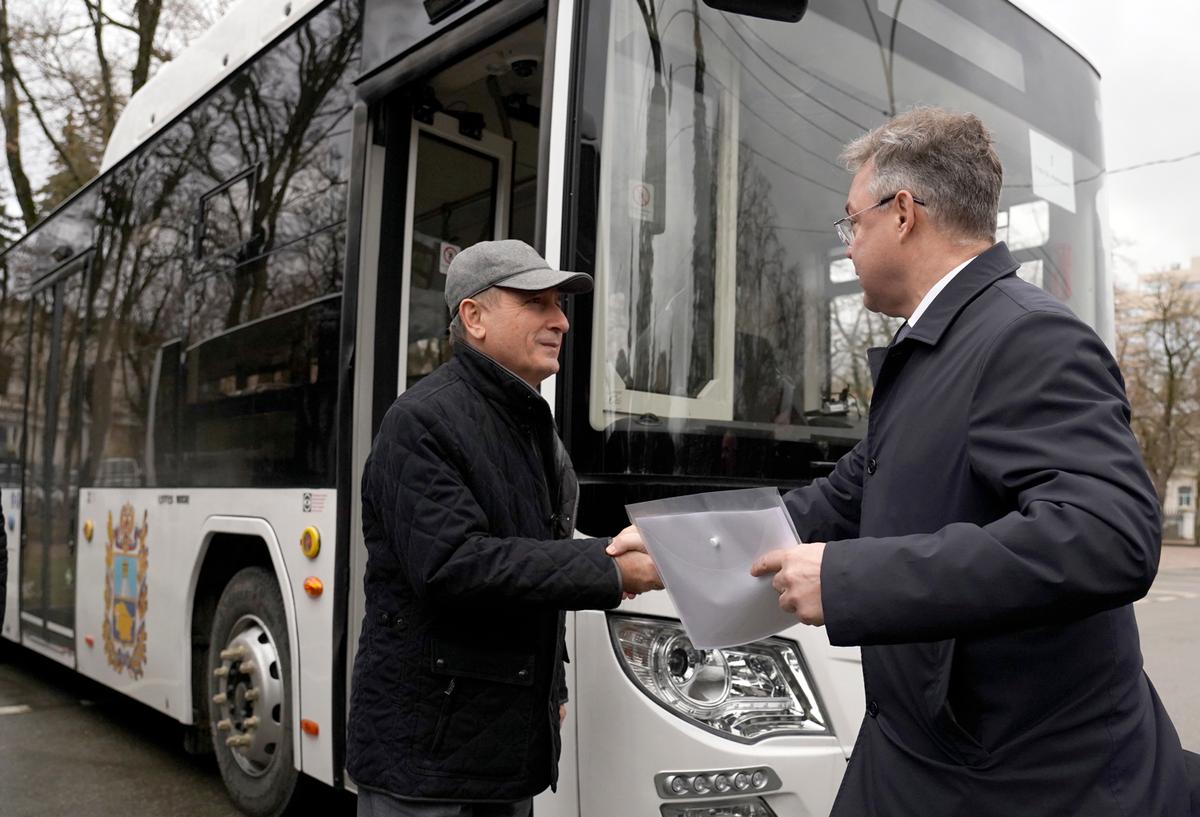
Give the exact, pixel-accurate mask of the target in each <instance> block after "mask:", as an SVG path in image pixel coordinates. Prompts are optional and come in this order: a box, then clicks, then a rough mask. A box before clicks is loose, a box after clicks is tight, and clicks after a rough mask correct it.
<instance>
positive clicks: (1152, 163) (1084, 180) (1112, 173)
mask: <svg viewBox="0 0 1200 817" xmlns="http://www.w3.org/2000/svg"><path fill="white" fill-rule="evenodd" d="M1197 157H1200V150H1196V151H1192V152H1191V153H1185V154H1184V155H1183V156H1175V157H1172V158H1170V159H1151V160H1150V161H1148V162H1138V163H1137V164H1133V165H1126V166H1125V167H1115V168H1113V169H1112V170H1101V171H1099V172H1097V173H1093V174H1092V175H1090V176H1084V177H1083V178H1081V179H1076V180H1075V185H1076V186H1078V185H1081V184H1086V183H1087V182H1094V181H1095V180H1096V179H1098V178H1100V177H1101V176H1115V175H1117V174H1118V173H1128V172H1129V171H1131V170H1141V169H1142V168H1143V167H1154V166H1155V165H1173V164H1177V163H1179V162H1186V161H1187V160H1188V159H1195V158H1197ZM1004 187H1005V189H1016V188H1030V187H1033V185H1032V184H1006V185H1004Z"/></svg>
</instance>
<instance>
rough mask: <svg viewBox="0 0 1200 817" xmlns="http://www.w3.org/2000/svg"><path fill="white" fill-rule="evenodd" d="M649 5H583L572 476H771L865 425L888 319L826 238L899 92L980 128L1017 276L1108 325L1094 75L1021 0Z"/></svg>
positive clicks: (804, 475)
mask: <svg viewBox="0 0 1200 817" xmlns="http://www.w3.org/2000/svg"><path fill="white" fill-rule="evenodd" d="M656 5H658V4H652V3H651V4H645V3H640V2H639V3H625V2H611V3H597V4H593V6H592V10H591V13H590V15H589V19H588V25H587V31H588V42H587V43H586V46H585V53H586V59H585V62H584V70H583V74H582V77H581V78H580V83H581V86H580V87H581V93H580V97H581V99H582V103H581V104H582V108H583V111H582V115H581V116H580V119H579V121H580V123H581V124H580V133H579V141H578V144H577V151H578V157H579V162H580V177H581V180H580V185H581V188H582V189H581V191H580V194H581V196H580V197H581V204H580V206H579V212H578V213H577V221H576V224H577V236H576V245H575V250H576V255H575V259H574V260H575V263H576V264H577V265H578V266H580V267H581V268H584V269H590V270H591V271H594V272H595V275H596V280H597V286H596V295H595V298H594V301H593V303H592V304H591V306H590V307H586V306H581V307H580V309H581V310H590V315H578V314H577V316H576V321H575V326H576V329H577V330H579V331H586V328H585V327H586V326H587V325H588V324H590V327H591V330H590V331H591V337H590V350H589V352H588V360H587V361H586V363H584V361H583V360H582V359H580V360H579V365H581V366H584V365H586V366H587V368H588V371H589V375H590V376H589V377H588V378H587V381H588V382H587V383H586V385H584V384H583V383H578V382H577V385H576V391H575V392H574V394H576V395H577V398H576V399H578V400H579V401H580V402H581V403H586V406H587V411H586V414H587V422H586V423H584V422H582V421H580V422H575V423H573V424H572V431H573V433H574V434H575V437H576V442H575V444H574V445H573V446H572V448H573V456H574V458H575V461H576V464H577V466H578V467H579V469H580V470H581V472H584V473H591V474H617V473H627V472H635V473H637V472H642V473H651V474H671V475H675V476H677V477H688V476H691V477H701V476H709V477H714V476H721V477H727V478H739V479H751V480H770V481H773V482H776V483H777V484H785V483H787V482H791V481H798V480H805V479H808V478H811V477H812V476H814V475H817V474H820V473H823V471H824V469H827V468H828V466H829V464H830V462H831V461H832V460H836V459H837V457H838V456H840V454H841V453H843V452H844V451H846V450H847V449H848V448H849V447H851V446H852V445H853V444H854V443H855V442H856V441H857V440H858V439H860V438H861V437H862V436H863V434H864V433H865V431H866V418H867V410H868V407H869V404H870V399H871V382H870V375H869V372H868V369H867V366H866V360H865V354H864V353H865V350H866V349H867V348H868V347H871V346H879V345H883V344H886V343H887V342H888V339H889V338H890V337H891V335H892V333H893V332H894V331H895V330H896V328H897V327H898V325H899V320H897V319H892V318H887V317H885V316H883V315H880V314H877V313H872V312H868V311H867V310H866V309H865V308H864V307H863V304H862V295H861V289H860V287H859V285H858V282H857V279H856V277H855V273H854V268H853V265H852V264H851V263H850V261H849V260H848V259H847V258H846V256H845V248H844V247H843V246H842V244H841V242H840V241H839V239H838V237H837V234H836V233H835V231H834V228H833V222H834V220H835V219H837V218H839V217H840V216H842V215H844V213H843V206H844V204H845V201H846V191H847V188H848V187H849V183H850V180H851V174H849V173H848V172H847V171H846V170H845V169H844V168H843V167H842V166H841V165H840V164H839V162H838V154H839V153H840V151H841V149H842V147H843V146H844V145H845V144H846V143H847V142H849V141H850V140H852V139H853V138H855V137H856V136H858V135H860V134H861V133H863V132H865V131H866V130H868V129H870V128H872V127H875V126H876V125H879V124H880V123H881V122H883V121H884V120H885V119H886V118H888V117H889V116H890V115H892V114H894V113H896V112H900V111H903V110H906V109H908V108H910V107H912V106H913V105H917V104H936V105H939V106H942V107H947V108H952V109H957V110H964V111H971V112H974V113H976V114H978V115H979V116H980V118H981V119H983V121H984V123H985V124H986V125H987V126H988V127H989V128H990V129H991V130H992V131H993V133H994V135H995V139H996V142H997V149H998V151H999V154H1000V157H1001V160H1002V161H1003V163H1004V169H1005V186H1004V191H1003V196H1002V199H1001V203H1000V220H999V234H998V236H997V238H998V239H1000V240H1005V241H1007V242H1008V245H1009V247H1010V249H1012V250H1013V251H1014V253H1015V254H1016V256H1017V258H1018V259H1019V260H1020V261H1022V264H1023V265H1022V268H1021V271H1020V273H1019V274H1020V275H1021V276H1022V277H1024V278H1026V279H1027V280H1030V281H1032V282H1034V283H1036V284H1037V285H1038V286H1041V287H1044V288H1045V289H1046V290H1048V291H1049V292H1051V293H1053V294H1054V295H1056V296H1057V297H1058V298H1060V299H1062V300H1063V301H1065V302H1066V303H1068V304H1069V305H1070V306H1071V307H1072V308H1073V309H1074V310H1075V312H1076V313H1077V314H1078V315H1079V316H1080V317H1081V318H1083V319H1084V320H1086V321H1088V322H1089V323H1091V324H1092V325H1093V326H1095V327H1096V328H1097V330H1098V331H1100V332H1101V334H1102V335H1105V336H1107V333H1108V332H1110V331H1111V329H1110V318H1109V317H1108V316H1109V314H1110V313H1111V301H1110V298H1109V296H1108V295H1107V292H1108V289H1109V288H1108V281H1107V278H1106V273H1105V271H1104V268H1103V261H1104V253H1103V251H1102V247H1101V243H1102V242H1101V229H1100V226H1101V219H1100V216H1099V213H1100V208H1099V206H1098V198H1099V193H1100V189H1101V180H1100V173H1101V167H1102V158H1101V157H1102V146H1101V139H1100V122H1099V107H1098V105H1099V103H1098V96H1099V88H1098V77H1097V75H1096V73H1095V71H1094V69H1092V67H1091V66H1090V65H1089V64H1088V63H1087V62H1086V61H1085V60H1084V59H1083V58H1082V57H1080V56H1079V55H1078V54H1077V53H1076V52H1074V51H1073V50H1071V49H1070V48H1068V47H1067V46H1066V45H1065V44H1064V43H1062V42H1061V41H1060V40H1058V39H1057V38H1056V37H1054V35H1052V34H1051V33H1050V32H1048V31H1046V30H1045V29H1044V28H1042V27H1041V26H1040V25H1038V24H1037V23H1036V22H1035V21H1033V20H1032V19H1030V18H1029V17H1027V16H1026V15H1025V14H1024V13H1022V12H1021V11H1020V10H1018V9H1017V8H1015V7H1013V6H1010V5H1008V4H1003V3H998V4H986V5H982V4H974V5H971V7H970V8H959V7H958V6H957V5H955V6H954V7H953V8H952V7H951V5H949V4H942V3H940V2H937V0H914V2H906V3H904V4H903V5H900V4H896V3H893V2H890V1H889V2H884V0H878V2H871V3H865V4H858V3H841V2H838V1H837V0H814V2H812V3H811V4H810V8H809V12H808V14H807V16H806V17H805V18H804V19H803V20H802V21H801V22H800V23H798V24H794V25H783V24H779V23H773V22H768V21H764V20H757V19H754V18H750V17H745V16H739V15H733V14H724V13H721V12H717V11H714V10H712V9H709V8H707V7H705V6H704V5H701V4H696V3H692V2H690V0H688V1H685V0H667V2H665V3H663V4H662V5H661V7H659V8H658V10H657V12H655V11H654V7H655V6H656ZM896 9H899V12H898V16H892V15H893V14H895V13H896ZM589 186H594V190H589V189H588V187H589ZM589 199H590V200H594V201H595V202H596V204H595V207H594V209H593V208H592V207H591V206H589ZM593 241H594V250H593ZM581 317H582V318H583V320H580V318H581ZM576 378H577V381H578V380H581V379H582V378H580V377H579V376H576ZM580 408H581V409H582V406H580ZM582 413H583V412H582V411H580V414H582ZM581 437H582V440H581ZM583 440H596V441H597V444H594V445H593V444H583V445H580V444H579V443H580V442H581V441H583Z"/></svg>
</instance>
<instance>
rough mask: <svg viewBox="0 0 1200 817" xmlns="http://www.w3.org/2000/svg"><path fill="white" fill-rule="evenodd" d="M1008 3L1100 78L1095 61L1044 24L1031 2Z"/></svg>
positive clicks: (1050, 26) (1075, 43)
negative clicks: (1084, 63) (1078, 57)
mask: <svg viewBox="0 0 1200 817" xmlns="http://www.w3.org/2000/svg"><path fill="white" fill-rule="evenodd" d="M1008 2H1009V3H1010V4H1012V5H1013V6H1015V7H1017V8H1018V9H1020V11H1021V13H1023V14H1024V15H1025V16H1026V17H1028V18H1029V19H1030V20H1033V21H1034V22H1035V23H1037V24H1038V25H1039V26H1041V27H1042V28H1044V29H1046V30H1047V31H1049V32H1050V33H1051V34H1053V35H1054V36H1055V37H1057V38H1058V39H1059V40H1060V41H1062V44H1063V45H1065V46H1066V47H1067V48H1069V49H1071V50H1072V51H1074V52H1075V53H1076V54H1078V55H1079V56H1080V58H1082V59H1083V61H1084V62H1086V63H1087V64H1088V65H1089V66H1090V67H1091V69H1092V70H1093V71H1095V72H1096V76H1100V69H1099V68H1097V67H1096V62H1095V60H1093V59H1092V58H1091V57H1090V56H1088V54H1087V52H1085V51H1084V50H1083V49H1082V48H1080V47H1079V43H1077V42H1075V41H1074V40H1072V39H1071V38H1070V37H1068V36H1067V35H1066V34H1063V32H1062V31H1061V30H1060V29H1059V28H1058V26H1054V25H1051V24H1050V23H1048V22H1046V20H1045V19H1044V18H1043V17H1042V15H1041V14H1040V13H1038V12H1037V11H1034V9H1033V2H1032V0H1008Z"/></svg>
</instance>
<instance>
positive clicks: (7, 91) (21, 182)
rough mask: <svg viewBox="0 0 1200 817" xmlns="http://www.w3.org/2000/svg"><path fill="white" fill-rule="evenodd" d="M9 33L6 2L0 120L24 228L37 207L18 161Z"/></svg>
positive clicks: (1, 7) (0, 23)
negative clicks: (1, 120)
mask: <svg viewBox="0 0 1200 817" xmlns="http://www.w3.org/2000/svg"><path fill="white" fill-rule="evenodd" d="M9 37H10V33H9V30H8V0H0V78H2V81H3V85H4V105H3V107H2V108H0V118H2V119H3V121H4V155H5V157H6V158H7V159H8V170H9V174H10V175H11V176H12V182H13V193H14V194H15V195H16V197H17V203H18V204H19V205H20V207H21V217H22V218H23V219H24V220H25V228H26V229H29V228H31V227H33V225H34V224H36V223H37V218H38V216H37V205H36V204H35V203H34V200H33V186H32V185H30V183H29V177H28V176H27V175H25V165H24V162H22V160H21V111H20V104H19V101H18V99H17V67H16V65H15V64H14V63H13V58H12V42H11V40H10V39H9Z"/></svg>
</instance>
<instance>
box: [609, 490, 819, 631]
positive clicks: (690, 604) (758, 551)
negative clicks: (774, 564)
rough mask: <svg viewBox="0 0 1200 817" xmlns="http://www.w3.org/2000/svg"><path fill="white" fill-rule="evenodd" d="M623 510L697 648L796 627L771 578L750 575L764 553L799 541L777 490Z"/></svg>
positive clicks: (721, 494)
mask: <svg viewBox="0 0 1200 817" xmlns="http://www.w3.org/2000/svg"><path fill="white" fill-rule="evenodd" d="M625 510H626V511H627V512H628V513H629V518H630V520H631V521H632V522H633V524H634V525H636V526H637V529H638V531H640V532H641V534H642V538H643V539H644V540H645V541H646V549H647V550H649V552H650V555H651V556H652V557H653V558H654V561H655V563H656V564H657V565H658V572H659V573H660V574H661V575H662V578H663V584H665V585H666V588H667V592H668V593H670V594H671V599H672V601H674V602H675V607H676V609H677V610H679V616H680V618H682V619H683V626H684V628H685V629H686V630H687V633H688V636H689V637H690V638H691V639H692V643H693V644H694V645H695V646H696V647H699V648H701V649H712V648H716V647H732V646H735V645H737V644H745V643H747V642H749V641H754V640H756V639H759V638H765V637H766V636H769V635H774V634H775V633H777V632H779V631H780V630H783V629H785V628H787V627H790V626H791V625H793V624H795V623H796V621H797V619H796V616H795V615H793V614H791V613H785V612H784V611H783V610H781V609H779V595H778V594H777V593H776V592H775V589H774V588H773V587H771V577H770V576H764V577H761V578H755V577H754V576H751V575H750V566H751V565H752V564H754V560H755V559H757V558H758V557H759V556H761V555H762V554H764V553H766V552H767V551H770V550H775V549H776V548H782V547H790V546H793V545H796V544H798V543H799V541H800V540H799V537H797V535H796V529H795V527H794V526H793V525H792V518H791V517H790V516H789V515H788V513H787V510H786V509H785V508H784V506H783V499H782V498H781V497H780V496H779V491H778V490H776V489H775V488H751V489H747V490H739V491H714V492H711V493H706V494H692V495H690V496H680V497H673V498H671V499H657V500H654V501H653V502H639V503H637V504H634V505H626V506H625Z"/></svg>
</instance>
